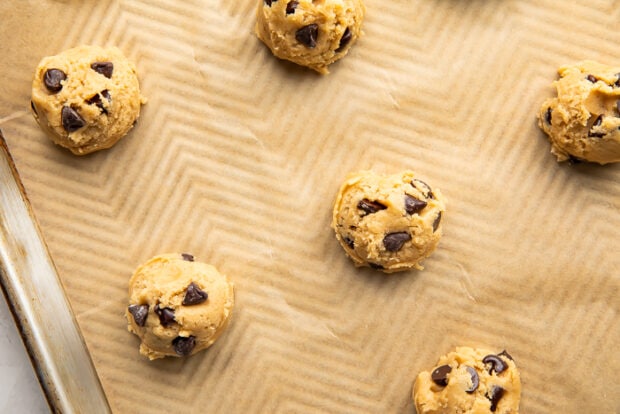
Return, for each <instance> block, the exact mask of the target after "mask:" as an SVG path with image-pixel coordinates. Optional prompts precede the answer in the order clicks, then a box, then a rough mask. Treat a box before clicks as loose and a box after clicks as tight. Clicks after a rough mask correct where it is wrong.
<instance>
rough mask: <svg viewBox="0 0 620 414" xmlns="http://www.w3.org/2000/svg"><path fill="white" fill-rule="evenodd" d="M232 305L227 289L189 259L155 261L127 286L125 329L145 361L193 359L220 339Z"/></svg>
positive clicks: (219, 276) (217, 276) (203, 265)
mask: <svg viewBox="0 0 620 414" xmlns="http://www.w3.org/2000/svg"><path fill="white" fill-rule="evenodd" d="M233 305H234V292H233V284H232V283H231V282H229V281H228V279H227V278H226V276H224V275H222V274H221V273H219V272H218V271H217V269H216V268H215V267H213V266H211V265H208V264H206V263H201V262H196V261H194V257H193V256H192V255H190V254H187V253H183V254H164V255H161V256H156V257H153V258H152V259H150V260H149V261H147V262H146V263H144V264H143V265H141V266H140V267H138V269H136V271H135V272H134V274H133V276H132V277H131V280H130V281H129V307H128V308H127V311H126V316H127V322H128V329H129V331H130V332H133V333H135V334H136V335H138V336H139V337H140V339H141V340H142V343H141V345H140V353H141V354H142V355H144V356H147V357H148V358H149V359H151V360H153V359H157V358H163V357H165V356H177V357H178V356H186V355H193V354H195V353H196V352H199V351H201V350H203V349H206V348H208V347H210V346H211V345H212V344H213V343H214V342H215V340H216V339H217V338H218V337H219V336H220V335H221V334H222V332H223V331H224V329H225V328H226V326H227V325H228V321H229V319H230V317H231V314H232V309H233Z"/></svg>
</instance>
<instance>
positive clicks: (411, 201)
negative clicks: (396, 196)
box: [405, 194, 428, 214]
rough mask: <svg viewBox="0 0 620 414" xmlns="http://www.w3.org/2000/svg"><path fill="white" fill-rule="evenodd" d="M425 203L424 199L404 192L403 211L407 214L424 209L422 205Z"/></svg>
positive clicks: (424, 205) (425, 204)
mask: <svg viewBox="0 0 620 414" xmlns="http://www.w3.org/2000/svg"><path fill="white" fill-rule="evenodd" d="M427 204H428V203H427V202H426V201H422V200H418V199H417V198H415V197H412V196H410V195H409V194H405V211H406V212H407V214H417V213H419V212H420V211H422V210H424V207H426V206H427Z"/></svg>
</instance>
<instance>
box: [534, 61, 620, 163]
mask: <svg viewBox="0 0 620 414" xmlns="http://www.w3.org/2000/svg"><path fill="white" fill-rule="evenodd" d="M558 73H559V75H560V78H559V79H558V80H556V81H555V82H553V85H554V86H555V88H556V89H557V97H555V98H551V99H547V100H546V101H545V102H544V103H543V105H542V107H541V108H540V113H539V114H538V124H539V126H540V127H541V128H542V130H543V131H544V132H545V133H546V134H547V135H548V136H549V141H551V152H552V153H553V154H554V155H555V156H556V157H557V159H558V161H566V160H569V161H572V162H575V161H590V162H596V163H599V164H608V163H612V162H620V112H619V111H620V67H611V66H606V65H602V64H600V63H596V62H592V61H584V62H580V63H577V64H575V65H570V66H563V67H561V68H560V69H558Z"/></svg>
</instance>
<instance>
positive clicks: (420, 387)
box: [413, 347, 521, 414]
mask: <svg viewBox="0 0 620 414" xmlns="http://www.w3.org/2000/svg"><path fill="white" fill-rule="evenodd" d="M520 398H521V377H520V376H519V371H518V370H517V367H516V365H515V363H514V361H513V359H512V357H511V356H510V355H509V354H508V353H507V352H506V351H502V352H500V353H499V354H493V353H492V352H490V351H487V350H484V349H473V348H468V347H460V348H456V351H454V352H450V353H449V354H448V355H444V356H442V357H441V358H439V361H438V362H437V364H436V365H435V367H434V368H433V370H432V371H430V372H429V371H423V372H421V373H420V374H419V375H418V378H417V379H416V381H415V384H414V386H413V402H414V403H415V408H416V410H417V412H418V414H457V413H458V414H469V413H471V414H483V413H496V414H517V413H518V412H519V400H520Z"/></svg>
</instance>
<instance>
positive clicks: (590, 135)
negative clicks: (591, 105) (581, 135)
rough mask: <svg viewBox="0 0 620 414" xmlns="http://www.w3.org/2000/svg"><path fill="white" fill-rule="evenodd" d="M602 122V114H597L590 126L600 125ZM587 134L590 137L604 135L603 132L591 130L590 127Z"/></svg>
mask: <svg viewBox="0 0 620 414" xmlns="http://www.w3.org/2000/svg"><path fill="white" fill-rule="evenodd" d="M602 123H603V115H599V116H598V117H597V118H596V119H595V120H594V123H593V124H592V128H594V127H597V126H600V125H601V124H602ZM588 136H589V137H592V138H602V137H604V136H605V133H604V132H592V129H590V132H588Z"/></svg>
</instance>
